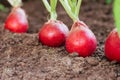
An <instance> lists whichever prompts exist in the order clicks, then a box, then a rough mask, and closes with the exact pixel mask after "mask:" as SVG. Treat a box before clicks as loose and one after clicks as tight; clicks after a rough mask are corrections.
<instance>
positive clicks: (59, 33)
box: [39, 20, 68, 47]
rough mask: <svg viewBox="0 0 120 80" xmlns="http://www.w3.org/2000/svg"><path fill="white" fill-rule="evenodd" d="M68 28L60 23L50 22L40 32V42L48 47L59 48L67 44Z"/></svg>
mask: <svg viewBox="0 0 120 80" xmlns="http://www.w3.org/2000/svg"><path fill="white" fill-rule="evenodd" d="M67 34H68V28H67V26H66V25H65V24H63V23H62V22H60V21H57V20H56V21H55V20H49V21H48V22H46V23H45V24H44V25H43V27H42V29H41V30H40V32H39V39H40V41H41V42H42V43H43V44H45V45H48V46H52V47H57V46H60V45H62V44H63V43H64V42H65V39H66V37H67Z"/></svg>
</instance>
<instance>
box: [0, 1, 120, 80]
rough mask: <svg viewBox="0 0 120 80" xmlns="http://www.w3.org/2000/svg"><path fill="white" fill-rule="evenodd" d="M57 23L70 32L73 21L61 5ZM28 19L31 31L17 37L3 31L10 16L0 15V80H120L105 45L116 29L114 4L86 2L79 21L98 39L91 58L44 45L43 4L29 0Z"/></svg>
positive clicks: (118, 69) (45, 15)
mask: <svg viewBox="0 0 120 80" xmlns="http://www.w3.org/2000/svg"><path fill="white" fill-rule="evenodd" d="M58 6H59V7H57V10H58V19H59V20H61V21H63V22H64V23H65V24H66V25H67V26H68V27H69V29H70V28H71V25H72V20H71V19H70V18H69V17H68V16H67V14H66V13H65V11H64V9H63V8H62V7H61V5H60V4H58ZM22 8H24V9H25V11H26V13H27V15H28V20H29V24H30V25H29V26H30V27H29V30H28V32H27V33H24V34H16V33H12V32H9V31H8V30H5V29H4V21H5V19H6V17H7V15H8V14H9V12H7V13H5V12H2V11H0V80H120V64H119V63H117V62H115V61H112V62H110V61H109V60H108V59H107V58H106V57H105V55H104V42H105V39H106V37H107V36H108V34H109V32H110V31H111V30H113V29H114V20H113V16H112V4H110V5H106V4H105V3H104V0H83V4H82V7H81V10H80V16H79V18H80V20H82V21H84V22H85V23H86V24H87V25H88V26H89V28H90V29H91V30H92V31H93V32H94V34H95V35H96V37H97V40H98V45H97V49H96V51H95V52H94V54H93V55H92V56H90V57H86V58H83V57H79V56H78V55H76V53H74V54H73V55H70V54H69V53H68V52H67V51H66V50H65V47H64V46H61V47H58V48H52V47H47V46H45V45H42V44H41V42H39V40H38V31H39V30H40V28H41V27H42V25H43V24H44V23H45V22H47V20H48V19H49V14H48V12H47V11H46V10H45V7H44V6H43V4H42V2H41V0H34V1H32V0H28V1H27V2H25V3H24V4H23V7H22Z"/></svg>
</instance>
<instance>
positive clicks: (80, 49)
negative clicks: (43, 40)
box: [66, 21, 97, 57]
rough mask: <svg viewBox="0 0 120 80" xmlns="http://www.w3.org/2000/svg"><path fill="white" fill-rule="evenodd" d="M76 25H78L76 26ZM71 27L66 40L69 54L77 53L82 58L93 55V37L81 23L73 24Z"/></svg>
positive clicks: (94, 47) (94, 44) (95, 43)
mask: <svg viewBox="0 0 120 80" xmlns="http://www.w3.org/2000/svg"><path fill="white" fill-rule="evenodd" d="M76 23H80V24H79V25H76ZM72 27H73V28H72V29H71V31H70V33H69V35H68V37H67V39H66V49H67V51H68V52H69V53H72V52H77V53H78V54H79V55H80V56H82V57H86V56H90V55H91V54H93V52H94V51H95V49H96V46H97V41H96V38H95V35H94V34H93V33H92V32H91V30H90V29H89V28H88V27H87V26H86V25H83V24H82V23H81V21H78V22H75V23H74V24H73V26H72Z"/></svg>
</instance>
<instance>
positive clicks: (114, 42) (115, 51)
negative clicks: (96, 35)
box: [105, 0, 120, 62]
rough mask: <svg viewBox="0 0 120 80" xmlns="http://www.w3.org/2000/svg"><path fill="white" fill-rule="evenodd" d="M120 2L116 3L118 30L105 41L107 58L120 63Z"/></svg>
mask: <svg viewBox="0 0 120 80" xmlns="http://www.w3.org/2000/svg"><path fill="white" fill-rule="evenodd" d="M119 4H120V0H115V2H114V8H113V13H114V19H115V26H116V28H115V29H114V30H113V31H111V32H110V34H109V35H108V37H107V39H106V41H105V56H106V57H107V58H108V59H109V60H111V61H112V60H115V61H118V62H120V10H119V9H120V5H119Z"/></svg>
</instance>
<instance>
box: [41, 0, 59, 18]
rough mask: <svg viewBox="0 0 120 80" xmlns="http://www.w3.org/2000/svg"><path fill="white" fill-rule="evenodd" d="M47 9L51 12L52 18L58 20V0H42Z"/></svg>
mask: <svg viewBox="0 0 120 80" xmlns="http://www.w3.org/2000/svg"><path fill="white" fill-rule="evenodd" d="M42 1H43V3H44V5H45V7H46V9H47V11H48V12H49V13H50V19H51V20H56V19H57V13H56V6H57V0H50V4H49V3H48V1H47V0H42Z"/></svg>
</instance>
